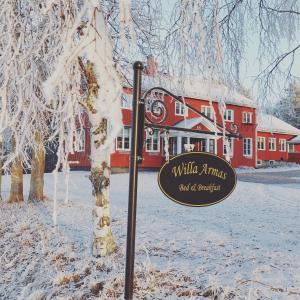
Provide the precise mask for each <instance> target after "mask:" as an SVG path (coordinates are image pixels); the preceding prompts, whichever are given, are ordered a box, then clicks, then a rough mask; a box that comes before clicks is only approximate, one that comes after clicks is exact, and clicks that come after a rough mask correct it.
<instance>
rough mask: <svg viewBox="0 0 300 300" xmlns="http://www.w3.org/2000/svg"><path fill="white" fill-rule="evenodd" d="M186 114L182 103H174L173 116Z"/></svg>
mask: <svg viewBox="0 0 300 300" xmlns="http://www.w3.org/2000/svg"><path fill="white" fill-rule="evenodd" d="M185 114H186V109H185V106H184V104H183V103H181V102H179V101H175V115H176V116H184V115H185Z"/></svg>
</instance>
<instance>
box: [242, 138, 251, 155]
mask: <svg viewBox="0 0 300 300" xmlns="http://www.w3.org/2000/svg"><path fill="white" fill-rule="evenodd" d="M245 140H247V141H250V154H245V143H244V142H245ZM252 148H253V139H252V138H243V156H244V157H248V158H252V157H253V149H252Z"/></svg>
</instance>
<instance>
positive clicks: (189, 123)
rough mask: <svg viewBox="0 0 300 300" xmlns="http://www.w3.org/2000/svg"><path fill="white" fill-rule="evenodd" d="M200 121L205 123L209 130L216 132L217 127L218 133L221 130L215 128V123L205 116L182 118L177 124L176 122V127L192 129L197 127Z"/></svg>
mask: <svg viewBox="0 0 300 300" xmlns="http://www.w3.org/2000/svg"><path fill="white" fill-rule="evenodd" d="M199 123H201V124H202V125H204V126H205V127H206V128H207V129H208V130H209V131H212V132H215V129H217V130H216V131H217V133H220V130H219V129H218V128H215V125H214V124H213V123H212V122H211V121H209V120H207V119H206V118H203V117H198V118H191V119H186V120H182V121H180V122H178V123H177V124H175V126H176V127H181V128H188V129H192V128H193V127H195V126H196V125H198V124H199Z"/></svg>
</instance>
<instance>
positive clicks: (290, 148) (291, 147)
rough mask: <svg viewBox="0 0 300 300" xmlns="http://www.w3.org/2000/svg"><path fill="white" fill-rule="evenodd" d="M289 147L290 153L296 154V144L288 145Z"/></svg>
mask: <svg viewBox="0 0 300 300" xmlns="http://www.w3.org/2000/svg"><path fill="white" fill-rule="evenodd" d="M288 145H289V153H293V152H295V149H294V144H288Z"/></svg>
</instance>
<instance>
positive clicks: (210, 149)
mask: <svg viewBox="0 0 300 300" xmlns="http://www.w3.org/2000/svg"><path fill="white" fill-rule="evenodd" d="M208 152H210V153H215V140H213V139H209V144H208Z"/></svg>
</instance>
